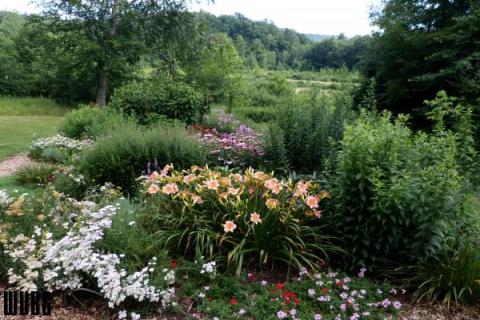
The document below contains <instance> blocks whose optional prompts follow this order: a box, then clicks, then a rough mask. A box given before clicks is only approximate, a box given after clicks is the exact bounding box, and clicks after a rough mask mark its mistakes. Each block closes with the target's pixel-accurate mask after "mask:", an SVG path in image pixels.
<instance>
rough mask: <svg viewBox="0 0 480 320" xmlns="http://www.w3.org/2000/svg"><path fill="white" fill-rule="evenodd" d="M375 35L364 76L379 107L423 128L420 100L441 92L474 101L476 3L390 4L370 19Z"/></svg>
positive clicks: (479, 12) (408, 0) (416, 0)
mask: <svg viewBox="0 0 480 320" xmlns="http://www.w3.org/2000/svg"><path fill="white" fill-rule="evenodd" d="M373 18H374V23H375V24H376V25H377V26H378V27H379V29H380V32H378V33H377V34H375V35H374V40H373V43H372V45H371V46H370V48H369V49H368V51H367V53H366V54H365V61H364V64H363V65H364V68H363V73H364V74H365V75H366V78H367V79H370V78H372V77H375V79H376V80H377V83H378V87H377V90H376V97H377V100H378V103H379V107H381V108H386V109H388V110H392V111H393V112H395V113H406V114H407V113H412V114H413V115H414V118H413V120H414V121H415V123H417V124H419V125H423V126H424V125H425V122H424V121H425V118H424V116H425V112H427V111H429V110H428V109H426V108H422V104H423V101H424V100H426V99H433V98H434V97H435V95H436V93H437V92H438V91H440V90H445V91H447V92H448V94H450V95H454V96H457V97H459V98H461V99H462V100H464V101H466V102H468V103H474V102H475V101H476V99H478V91H479V83H480V82H479V79H480V78H479V74H478V65H479V61H480V56H479V51H480V44H479V43H478V41H477V39H478V35H479V34H480V3H479V2H478V1H468V0H465V1H421V0H413V1H412V0H390V1H388V2H387V3H386V4H385V6H383V7H381V9H380V11H378V12H375V13H374V15H373Z"/></svg>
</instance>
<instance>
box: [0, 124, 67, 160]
mask: <svg viewBox="0 0 480 320" xmlns="http://www.w3.org/2000/svg"><path fill="white" fill-rule="evenodd" d="M61 120H62V117H59V116H0V161H1V160H4V159H5V158H8V157H9V156H11V155H14V154H16V153H19V152H24V151H26V150H27V149H28V146H29V145H30V144H31V142H32V138H33V136H34V135H37V136H48V135H54V134H55V133H56V130H57V126H58V124H59V123H60V121H61Z"/></svg>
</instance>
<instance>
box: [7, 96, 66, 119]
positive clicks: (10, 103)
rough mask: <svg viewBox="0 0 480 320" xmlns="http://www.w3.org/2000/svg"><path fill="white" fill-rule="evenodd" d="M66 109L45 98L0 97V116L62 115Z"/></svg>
mask: <svg viewBox="0 0 480 320" xmlns="http://www.w3.org/2000/svg"><path fill="white" fill-rule="evenodd" d="M66 111H67V109H66V108H64V107H62V106H60V105H59V104H58V103H56V102H55V101H53V100H51V99H47V98H35V97H22V98H19V97H6V96H3V97H0V116H62V115H63V114H64V113H65V112H66Z"/></svg>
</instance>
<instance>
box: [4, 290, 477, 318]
mask: <svg viewBox="0 0 480 320" xmlns="http://www.w3.org/2000/svg"><path fill="white" fill-rule="evenodd" d="M3 289H4V287H2V286H0V292H1V294H0V309H2V310H1V311H0V319H2V320H3V319H5V320H25V319H29V320H31V319H32V320H67V319H68V320H95V319H115V315H116V314H114V313H112V312H111V311H110V310H108V308H107V307H106V305H105V304H104V303H102V302H101V301H94V300H92V299H91V298H89V299H87V300H83V302H82V299H77V298H73V297H68V296H56V297H55V299H54V304H53V307H52V315H50V316H20V315H18V316H4V315H3ZM148 319H150V320H160V319H167V318H164V317H158V316H151V317H148ZM168 319H176V318H175V317H168ZM178 319H183V317H182V318H178ZM394 319H399V320H480V306H470V307H461V306H454V307H452V308H450V309H449V308H447V307H445V306H442V305H440V304H432V303H414V304H413V303H409V302H406V303H405V304H404V307H403V310H402V312H401V313H400V315H399V316H398V317H397V318H394ZM258 320H261V319H258Z"/></svg>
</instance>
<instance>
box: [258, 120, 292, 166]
mask: <svg viewBox="0 0 480 320" xmlns="http://www.w3.org/2000/svg"><path fill="white" fill-rule="evenodd" d="M262 144H263V150H264V153H265V154H264V159H265V162H266V163H265V164H264V165H265V167H266V168H269V169H271V170H276V171H281V170H285V171H287V169H288V161H287V156H286V150H285V144H284V135H283V131H282V129H280V128H279V127H278V126H276V125H275V124H273V125H270V126H269V127H268V130H266V132H264V135H263V143H262Z"/></svg>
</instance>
